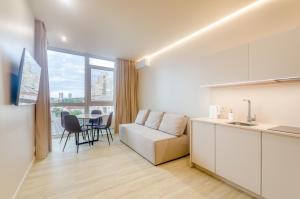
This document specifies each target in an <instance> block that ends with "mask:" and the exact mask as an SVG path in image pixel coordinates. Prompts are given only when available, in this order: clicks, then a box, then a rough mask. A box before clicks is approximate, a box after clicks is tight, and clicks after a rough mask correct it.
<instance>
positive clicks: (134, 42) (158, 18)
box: [29, 0, 255, 60]
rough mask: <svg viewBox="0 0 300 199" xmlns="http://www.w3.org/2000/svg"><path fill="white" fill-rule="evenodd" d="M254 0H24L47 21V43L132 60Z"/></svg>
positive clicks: (40, 17) (57, 46) (37, 14)
mask: <svg viewBox="0 0 300 199" xmlns="http://www.w3.org/2000/svg"><path fill="white" fill-rule="evenodd" d="M254 1H255V0H222V1H220V0H29V2H30V4H31V6H32V9H33V12H34V15H35V17H36V18H38V19H41V20H43V21H44V22H45V24H46V27H47V31H48V40H49V45H50V46H52V47H56V48H63V49H68V50H73V51H78V52H86V53H90V54H95V55H98V56H102V57H107V58H127V59H133V60H135V59H137V58H140V57H142V56H144V55H146V54H149V53H152V52H155V51H157V50H159V49H160V48H162V47H164V46H166V45H168V44H170V43H173V42H174V41H176V40H178V39H180V38H182V37H184V36H186V35H188V34H190V33H192V32H194V31H196V30H198V29H200V28H201V27H204V26H206V25H208V24H210V23H212V22H214V21H216V20H217V19H220V18H222V17H224V16H226V15H228V14H230V13H232V12H234V11H236V10H238V9H240V8H242V7H245V6H247V5H249V4H250V3H252V2H254ZM62 35H65V36H66V37H67V38H68V41H67V42H66V43H64V42H62V41H61V36H62Z"/></svg>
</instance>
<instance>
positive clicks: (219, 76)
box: [202, 44, 248, 84]
mask: <svg viewBox="0 0 300 199" xmlns="http://www.w3.org/2000/svg"><path fill="white" fill-rule="evenodd" d="M202 66H203V67H204V68H203V70H202V71H203V73H204V75H203V77H204V78H205V82H206V84H222V83H228V82H241V81H248V44H247V45H242V46H239V47H237V48H232V49H228V50H225V51H222V52H219V53H216V54H213V55H210V56H208V57H205V58H204V59H203V60H202Z"/></svg>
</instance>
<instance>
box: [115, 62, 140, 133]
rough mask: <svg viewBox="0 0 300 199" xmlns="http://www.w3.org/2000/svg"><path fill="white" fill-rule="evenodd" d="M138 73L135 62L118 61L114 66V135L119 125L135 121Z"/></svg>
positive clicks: (117, 131)
mask: <svg viewBox="0 0 300 199" xmlns="http://www.w3.org/2000/svg"><path fill="white" fill-rule="evenodd" d="M137 90H138V72H137V69H136V67H135V62H134V61H130V60H123V59H118V60H117V64H116V94H115V96H116V103H115V133H119V124H124V123H130V122H133V121H134V120H135V117H136V114H137V112H138V100H137V92H138V91H137Z"/></svg>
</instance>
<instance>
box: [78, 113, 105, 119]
mask: <svg viewBox="0 0 300 199" xmlns="http://www.w3.org/2000/svg"><path fill="white" fill-rule="evenodd" d="M104 116H108V115H107V114H80V115H76V117H77V118H78V119H98V118H100V117H104Z"/></svg>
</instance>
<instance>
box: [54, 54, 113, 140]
mask: <svg viewBox="0 0 300 199" xmlns="http://www.w3.org/2000/svg"><path fill="white" fill-rule="evenodd" d="M48 68H49V69H48V70H49V87H50V98H51V99H50V102H51V125H52V135H53V136H57V135H60V134H61V133H62V131H63V129H62V128H61V122H60V121H61V118H60V112H61V111H62V110H66V111H69V112H70V113H71V114H73V115H79V114H82V113H89V112H91V111H92V110H101V111H102V112H103V113H110V112H113V110H114V108H113V102H114V85H115V83H114V82H115V79H114V69H115V63H114V61H111V60H105V59H99V58H96V57H92V56H89V55H84V54H77V53H70V52H66V51H61V50H48Z"/></svg>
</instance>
